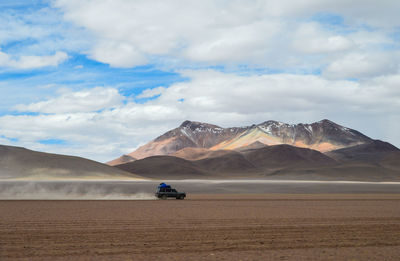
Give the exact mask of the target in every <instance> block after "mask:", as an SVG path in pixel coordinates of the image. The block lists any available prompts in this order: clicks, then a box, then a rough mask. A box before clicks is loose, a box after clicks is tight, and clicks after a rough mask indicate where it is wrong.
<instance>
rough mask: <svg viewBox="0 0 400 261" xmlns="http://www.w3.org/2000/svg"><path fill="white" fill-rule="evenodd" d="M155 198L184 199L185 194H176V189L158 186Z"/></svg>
mask: <svg viewBox="0 0 400 261" xmlns="http://www.w3.org/2000/svg"><path fill="white" fill-rule="evenodd" d="M155 195H156V197H157V198H161V199H167V198H176V199H184V198H185V197H186V193H185V192H178V191H176V189H173V188H171V186H169V185H166V186H158V188H157V191H156V194H155Z"/></svg>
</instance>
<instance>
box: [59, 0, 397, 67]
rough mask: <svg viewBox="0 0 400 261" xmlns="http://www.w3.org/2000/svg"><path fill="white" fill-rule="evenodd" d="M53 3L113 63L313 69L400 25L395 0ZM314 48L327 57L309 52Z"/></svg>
mask: <svg viewBox="0 0 400 261" xmlns="http://www.w3.org/2000/svg"><path fill="white" fill-rule="evenodd" d="M55 6H56V7H58V8H60V10H62V12H64V17H65V19H66V20H68V21H70V22H72V23H74V24H76V25H77V26H79V27H83V28H86V30H87V31H88V32H90V34H91V35H93V36H94V37H95V39H93V42H92V44H93V46H92V47H91V48H89V49H88V50H87V53H88V55H89V57H91V58H92V59H95V60H97V61H100V62H103V63H107V64H110V65H111V66H114V67H133V66H137V65H143V64H147V63H151V62H154V61H155V62H156V63H157V62H159V61H160V59H161V60H164V64H170V63H173V64H174V65H176V64H184V65H186V66H188V62H189V63H192V64H194V65H199V64H200V65H206V66H207V65H228V66H230V65H243V64H246V65H250V66H261V67H269V68H274V69H279V70H285V71H313V70H316V69H321V67H322V66H324V65H326V64H327V63H331V62H332V59H333V58H335V59H337V58H340V56H345V55H347V52H349V53H352V52H360V51H362V52H365V51H366V52H369V51H371V50H376V49H377V48H376V47H377V45H384V44H387V43H388V38H390V37H389V36H390V35H391V33H392V32H393V30H395V28H396V26H400V18H399V16H398V15H397V10H398V9H399V8H400V3H399V2H398V1H381V2H380V3H379V5H376V3H375V2H374V1H367V2H366V1H365V0H355V1H345V0H339V1H330V0H307V1H289V0H282V1H279V2H277V1H272V0H270V1H269V0H268V1H257V0H238V1H228V2H227V1H223V0H221V1H218V0H217V1H211V0H205V1H201V2H199V1H194V0H193V1H192V0H190V1H184V2H182V1H178V0H168V1H167V0H163V1H161V0H154V1H145V0H139V1H126V0H115V1H108V0H98V1H92V0H85V1H81V0H57V1H55ZM315 14H328V15H337V16H339V17H343V20H344V22H343V24H342V25H338V26H337V28H335V25H330V24H329V21H328V22H327V23H328V26H327V25H326V24H323V23H322V22H320V21H318V20H315V21H314V22H310V19H311V17H313V15H315ZM305 21H308V22H305ZM368 27H373V28H374V29H375V30H371V29H368V30H366V28H368ZM335 29H337V30H335ZM377 30H381V31H379V32H378V33H377V32H376V31H377ZM391 44H397V45H398V43H394V42H393V41H392V43H391ZM381 51H382V53H386V52H388V53H390V50H383V48H381ZM338 52H340V53H338ZM315 54H323V55H322V56H320V57H316V56H312V57H309V56H310V55H315ZM333 56H335V57H333ZM179 61H180V62H179ZM189 67H190V65H189Z"/></svg>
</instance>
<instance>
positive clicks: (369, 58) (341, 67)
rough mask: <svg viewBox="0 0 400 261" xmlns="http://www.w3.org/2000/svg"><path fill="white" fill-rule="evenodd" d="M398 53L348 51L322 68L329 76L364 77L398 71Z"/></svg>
mask: <svg viewBox="0 0 400 261" xmlns="http://www.w3.org/2000/svg"><path fill="white" fill-rule="evenodd" d="M398 69H399V62H398V54H397V53H393V54H392V56H388V55H385V54H376V53H375V54H374V53H363V54H362V53H350V54H348V55H346V56H344V57H340V58H338V59H337V60H334V61H333V62H332V63H330V64H329V65H328V66H327V68H326V69H325V70H324V75H325V76H327V77H329V78H364V77H372V76H379V75H386V74H393V73H396V72H398Z"/></svg>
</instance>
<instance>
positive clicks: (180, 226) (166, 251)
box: [0, 194, 400, 260]
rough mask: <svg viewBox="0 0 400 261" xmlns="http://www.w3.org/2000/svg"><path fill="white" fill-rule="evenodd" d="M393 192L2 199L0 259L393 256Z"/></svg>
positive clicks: (398, 253) (398, 218) (396, 218)
mask: <svg viewBox="0 0 400 261" xmlns="http://www.w3.org/2000/svg"><path fill="white" fill-rule="evenodd" d="M399 258H400V194H207V195H206V194H193V195H189V196H188V198H187V199H186V200H174V199H172V200H109V201H105V200H93V201H92V200H87V201H63V200H55V201H45V200H35V201H24V200H3V201H0V260H399Z"/></svg>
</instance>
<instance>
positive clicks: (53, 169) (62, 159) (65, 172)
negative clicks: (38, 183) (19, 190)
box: [0, 145, 138, 180]
mask: <svg viewBox="0 0 400 261" xmlns="http://www.w3.org/2000/svg"><path fill="white" fill-rule="evenodd" d="M130 178H138V176H137V175H134V174H132V173H128V172H125V171H122V170H120V169H117V168H113V167H110V166H108V165H105V164H102V163H99V162H96V161H92V160H88V159H84V158H80V157H73V156H66V155H59V154H51V153H43V152H37V151H32V150H28V149H25V148H21V147H13V146H4V145H0V180H1V179H25V180H40V179H46V180H52V179H57V180H70V179H79V180H84V179H130Z"/></svg>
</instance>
